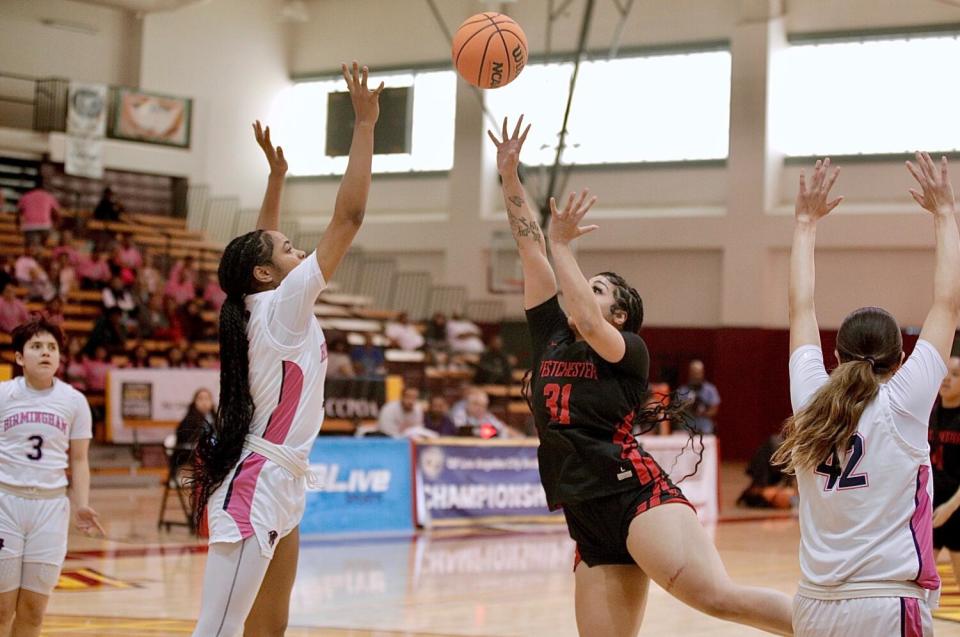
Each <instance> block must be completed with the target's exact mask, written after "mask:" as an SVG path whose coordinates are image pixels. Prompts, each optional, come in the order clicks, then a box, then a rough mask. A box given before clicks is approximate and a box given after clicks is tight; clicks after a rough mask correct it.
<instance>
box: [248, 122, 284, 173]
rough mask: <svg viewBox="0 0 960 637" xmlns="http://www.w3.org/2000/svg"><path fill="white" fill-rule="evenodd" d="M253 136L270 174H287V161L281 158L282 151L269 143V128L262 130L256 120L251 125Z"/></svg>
mask: <svg viewBox="0 0 960 637" xmlns="http://www.w3.org/2000/svg"><path fill="white" fill-rule="evenodd" d="M253 135H254V137H256V139H257V144H258V145H259V146H260V148H261V149H262V150H263V154H264V156H265V157H266V158H267V163H268V164H270V174H271V175H285V174H287V160H286V159H285V158H284V156H283V149H282V148H280V147H279V146H276V147H274V145H273V143H272V142H271V141H270V127H269V126H267V127H266V128H263V126H262V125H261V124H260V120H259V119H258V120H257V121H255V122H254V123H253Z"/></svg>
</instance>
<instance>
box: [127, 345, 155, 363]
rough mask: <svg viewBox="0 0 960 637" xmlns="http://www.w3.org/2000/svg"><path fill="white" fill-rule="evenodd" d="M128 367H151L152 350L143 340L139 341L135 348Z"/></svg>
mask: <svg viewBox="0 0 960 637" xmlns="http://www.w3.org/2000/svg"><path fill="white" fill-rule="evenodd" d="M127 367H133V368H135V369H146V368H149V367H150V350H148V349H147V346H146V345H144V344H143V341H137V343H136V345H135V346H134V348H133V353H132V354H131V355H130V359H129V360H128V361H127Z"/></svg>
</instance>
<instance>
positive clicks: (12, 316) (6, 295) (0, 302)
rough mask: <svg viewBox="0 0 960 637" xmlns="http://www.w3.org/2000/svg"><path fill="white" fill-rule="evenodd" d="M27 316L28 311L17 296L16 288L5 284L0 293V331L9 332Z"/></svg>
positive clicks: (28, 314) (28, 315)
mask: <svg viewBox="0 0 960 637" xmlns="http://www.w3.org/2000/svg"><path fill="white" fill-rule="evenodd" d="M28 318H30V312H29V311H28V310H27V306H26V305H25V304H24V302H23V301H21V300H20V299H18V298H17V291H16V288H14V287H13V285H11V284H8V285H6V286H5V287H4V288H3V293H2V294H0V332H6V333H7V334H9V333H10V332H12V331H13V329H14V328H15V327H16V326H18V325H20V324H21V323H24V322H26V320H27V319H28Z"/></svg>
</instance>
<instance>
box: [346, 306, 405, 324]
mask: <svg viewBox="0 0 960 637" xmlns="http://www.w3.org/2000/svg"><path fill="white" fill-rule="evenodd" d="M353 315H354V316H356V317H357V318H366V319H374V320H377V321H392V320H394V319H395V318H397V316H399V315H400V312H397V311H395V310H376V309H373V308H358V309H356V310H354V311H353Z"/></svg>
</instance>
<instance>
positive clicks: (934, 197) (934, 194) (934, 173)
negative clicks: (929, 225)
mask: <svg viewBox="0 0 960 637" xmlns="http://www.w3.org/2000/svg"><path fill="white" fill-rule="evenodd" d="M916 156H917V163H916V164H914V163H913V162H911V161H908V162H907V170H909V171H910V174H911V175H913V178H914V179H916V180H917V183H918V184H920V188H921V190H922V192H917V191H916V190H914V189H913V188H911V189H910V194H911V195H913V198H914V200H915V201H916V202H917V203H918V204H920V206H921V207H922V208H923V209H924V210H929V211H930V212H932V213H934V214H953V212H954V208H955V206H954V196H953V184H951V183H950V175H949V174H948V173H947V158H946V157H941V158H940V165H939V166H937V164H935V163H934V162H933V160H932V159H930V155H929V154H927V153H917V155H916Z"/></svg>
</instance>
